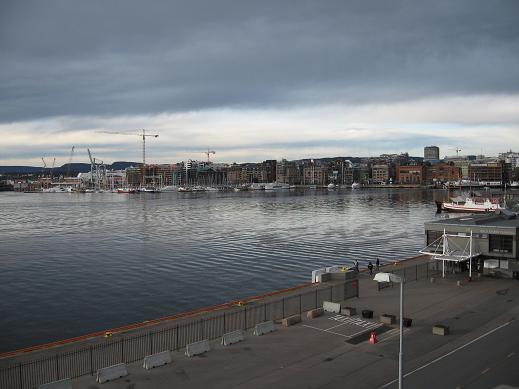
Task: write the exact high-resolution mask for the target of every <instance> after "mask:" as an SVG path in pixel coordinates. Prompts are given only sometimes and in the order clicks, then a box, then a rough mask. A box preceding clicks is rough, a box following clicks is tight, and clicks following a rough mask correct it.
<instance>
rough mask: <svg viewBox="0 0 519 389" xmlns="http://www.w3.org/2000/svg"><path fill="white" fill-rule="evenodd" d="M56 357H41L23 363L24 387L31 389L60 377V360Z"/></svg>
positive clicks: (22, 379)
mask: <svg viewBox="0 0 519 389" xmlns="http://www.w3.org/2000/svg"><path fill="white" fill-rule="evenodd" d="M56 361H57V359H56V358H55V357H50V358H45V359H40V360H36V361H31V362H27V363H22V364H21V374H22V375H21V381H22V386H21V388H22V389H25V388H27V389H31V388H35V387H38V385H41V384H44V383H46V382H52V381H56V380H58V379H59V378H58V377H59V369H58V366H59V362H56Z"/></svg>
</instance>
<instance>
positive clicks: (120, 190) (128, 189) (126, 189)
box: [85, 188, 135, 193]
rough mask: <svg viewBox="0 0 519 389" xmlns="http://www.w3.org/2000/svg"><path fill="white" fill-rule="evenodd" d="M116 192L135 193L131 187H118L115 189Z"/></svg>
mask: <svg viewBox="0 0 519 389" xmlns="http://www.w3.org/2000/svg"><path fill="white" fill-rule="evenodd" d="M85 192H86V191H85ZM117 193H135V189H133V188H119V189H117Z"/></svg>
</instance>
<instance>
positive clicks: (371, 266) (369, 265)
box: [368, 261, 373, 276]
mask: <svg viewBox="0 0 519 389" xmlns="http://www.w3.org/2000/svg"><path fill="white" fill-rule="evenodd" d="M368 270H369V275H370V276H372V275H373V264H372V263H371V261H369V263H368Z"/></svg>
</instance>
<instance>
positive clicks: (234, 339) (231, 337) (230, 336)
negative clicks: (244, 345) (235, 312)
mask: <svg viewBox="0 0 519 389" xmlns="http://www.w3.org/2000/svg"><path fill="white" fill-rule="evenodd" d="M241 341H243V331H242V330H236V331H232V332H228V333H226V334H223V336H222V344H223V345H224V346H229V345H231V344H233V343H238V342H241Z"/></svg>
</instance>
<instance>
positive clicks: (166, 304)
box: [0, 189, 444, 351]
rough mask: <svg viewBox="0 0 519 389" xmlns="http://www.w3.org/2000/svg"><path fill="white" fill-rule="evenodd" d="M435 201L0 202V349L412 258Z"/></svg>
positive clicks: (158, 197)
mask: <svg viewBox="0 0 519 389" xmlns="http://www.w3.org/2000/svg"><path fill="white" fill-rule="evenodd" d="M441 196H444V192H432V191H430V192H425V191H421V190H391V189H387V190H358V191H351V190H345V191H313V192H279V193H278V192H273V193H267V192H248V193H247V192H240V193H207V194H205V193H158V194H141V195H138V194H137V195H122V194H109V193H106V194H14V193H2V194H0V211H1V215H2V223H1V225H0V239H1V250H0V270H1V272H0V294H1V296H2V299H1V300H0V312H2V317H1V319H0V350H2V351H6V350H11V349H14V348H20V347H24V346H29V345H33V344H36V343H43V342H48V341H52V340H55V339H59V338H64V337H70V336H75V335H79V334H83V333H87V332H92V331H97V330H101V329H106V328H111V327H115V326H119V325H123V324H127V323H131V322H137V321H143V320H146V319H152V318H157V317H160V316H165V315H170V314H173V313H175V312H180V311H185V310H188V309H193V308H195V307H200V306H206V305H211V304H216V303H221V302H225V301H229V300H231V299H235V298H238V297H244V296H247V295H253V294H258V293H261V292H265V291H269V290H274V289H280V288H285V287H288V286H291V285H295V284H298V283H301V282H305V281H308V280H309V278H310V274H311V271H312V270H313V269H315V268H318V267H321V266H324V265H331V264H342V263H351V262H352V261H353V260H354V259H358V260H359V261H360V262H361V263H366V262H367V261H368V260H373V259H374V258H376V257H378V258H380V259H381V261H389V260H395V259H396V260H398V259H401V258H405V257H409V256H413V255H416V254H417V251H418V250H419V249H420V248H422V246H423V241H424V238H423V223H424V222H425V221H427V220H430V219H433V218H435V217H438V216H436V215H435V211H436V205H435V203H434V200H436V199H438V200H441V199H442V197H441Z"/></svg>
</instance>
